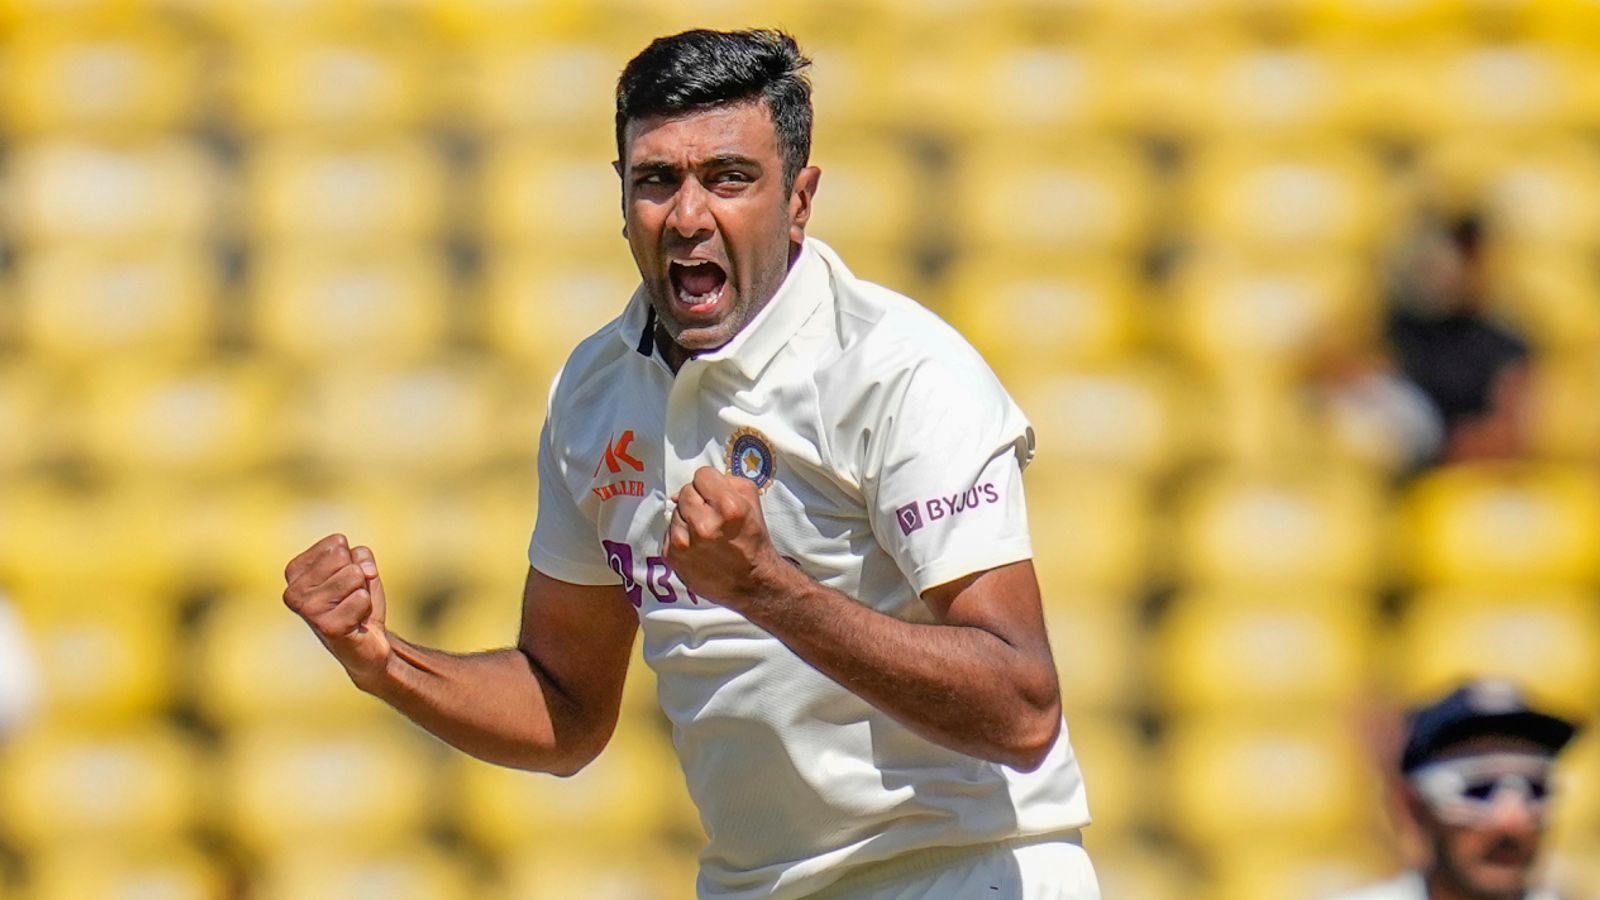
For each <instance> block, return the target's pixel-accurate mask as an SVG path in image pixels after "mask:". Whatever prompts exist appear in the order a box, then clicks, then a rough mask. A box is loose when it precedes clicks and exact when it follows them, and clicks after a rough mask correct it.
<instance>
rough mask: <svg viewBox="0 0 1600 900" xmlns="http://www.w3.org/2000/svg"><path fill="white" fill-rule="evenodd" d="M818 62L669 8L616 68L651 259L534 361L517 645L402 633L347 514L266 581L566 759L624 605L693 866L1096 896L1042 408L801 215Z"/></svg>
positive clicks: (803, 888)
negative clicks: (536, 423)
mask: <svg viewBox="0 0 1600 900" xmlns="http://www.w3.org/2000/svg"><path fill="white" fill-rule="evenodd" d="M808 64H809V63H808V61H807V60H806V59H805V58H804V57H803V56H801V55H800V52H799V50H798V48H797V47H796V46H795V43H794V41H793V39H791V38H790V37H788V36H787V35H784V34H782V33H778V32H771V31H751V32H738V33H720V32H710V31H691V32H686V33H684V34H680V35H676V36H674V37H669V38H663V39H660V40H657V41H655V42H654V43H652V44H651V45H650V46H649V47H648V48H646V49H645V51H644V52H643V53H641V54H640V55H639V56H638V57H636V58H635V59H634V60H632V61H631V62H630V63H629V64H628V66H627V67H626V69H625V70H624V71H623V73H622V76H621V79H620V80H619V82H618V85H617V110H616V123H617V149H618V154H619V160H618V162H617V163H616V170H617V173H618V175H619V176H620V178H621V187H622V208H623V212H624V220H625V234H626V236H627V239H628V244H629V246H630V248H631V250H632V252H633V257H634V260H635V262H636V263H637V265H638V269H639V274H640V278H641V282H642V283H641V285H640V287H639V288H638V290H637V291H636V292H635V293H634V296H633V297H632V299H631V300H629V302H628V304H627V306H626V308H625V309H624V310H623V312H622V314H621V315H620V316H619V317H618V318H617V319H616V320H615V321H613V322H612V323H611V324H609V325H607V326H606V327H605V328H603V329H601V330H600V332H598V333H597V334H595V335H593V336H591V337H590V338H588V339H587V340H585V341H584V342H582V343H581V344H580V345H579V346H578V348H577V349H576V350H575V351H574V352H573V354H572V356H571V357H570V358H569V359H568V361H567V363H566V365H565V366H564V368H563V369H562V372H561V374H560V375H559V376H558V377H557V380H556V384H555V385H554V387H553V388H552V390H551V394H550V404H549V412H548V416H547V418H546V422H545V426H544V431H543V433H542V435H541V438H540V448H539V481H540V497H539V511H538V519H537V523H536V525H535V527H534V533H533V539H532V543H531V546H530V548H529V561H530V563H531V565H530V568H529V571H528V580H527V587H526V589H525V592H524V597H523V610H524V612H523V625H522V631H521V635H520V637H519V640H518V643H517V646H516V647H515V648H514V649H506V650H501V651H496V652H489V653H480V654H474V655H469V656H456V655H451V654H446V653H442V652H439V651H435V650H430V649H426V648H422V647H418V646H415V645H413V644H410V643H408V642H406V641H404V640H402V639H401V638H399V637H398V636H396V635H394V634H391V633H389V632H388V631H387V630H386V629H385V627H384V608H385V598H384V592H383V583H382V580H381V578H380V576H379V573H378V567H377V563H376V561H375V559H374V557H373V554H372V552H371V551H370V550H369V549H367V548H365V547H353V548H352V547H350V546H348V545H347V543H346V541H345V539H344V538H343V536H341V535H331V536H329V537H327V538H325V539H323V540H322V541H319V542H318V543H317V544H316V545H314V546H313V547H311V548H310V549H309V550H307V551H306V552H305V553H302V554H301V555H300V556H298V557H296V558H295V559H294V561H292V562H291V563H290V564H289V566H288V569H287V571H286V573H285V574H286V578H287V580H288V582H289V587H288V589H287V590H286V591H285V593H284V600H285V602H286V603H287V604H288V605H289V607H290V608H291V609H293V610H294V611H295V612H297V613H299V614H300V615H301V616H303V617H304V618H305V619H306V620H307V621H308V622H310V624H311V625H312V627H313V628H314V630H315V631H316V633H317V634H318V636H319V637H320V638H321V639H322V641H323V643H324V644H326V646H327V647H328V649H329V650H330V651H331V652H332V653H333V655H334V656H336V657H337V658H338V659H339V661H340V662H341V663H343V664H344V666H345V668H346V670H347V671H348V672H349V674H350V677H351V679H352V680H353V681H354V682H355V684H356V685H358V686H359V687H360V688H362V689H363V690H366V691H368V692H370V693H372V694H375V695H376V696H378V697H380V698H382V699H384V700H385V701H387V702H389V703H390V704H392V705H393V706H395V707H396V708H397V709H399V710H400V711H401V712H403V713H405V714H406V715H407V716H409V717H411V718H412V719H414V720H415V721H416V722H418V723H419V724H421V725H422V726H423V727H425V728H427V729H428V730H430V731H432V732H433V733H435V734H437V735H439V736H440V737H441V738H443V739H444V740H446V741H448V742H450V743H451V744H453V745H454V746H456V747H458V748H460V749H462V750H464V751H466V752H468V753H471V754H473V755H474V756H478V757H481V758H483V759H486V760H489V761H491V762H496V763H500V764H503V765H508V766H515V767H519V768H525V769H532V770H539V771H545V772H553V773H556V774H571V773H573V772H576V771H578V770H579V769H581V768H582V767H583V766H584V765H586V764H587V763H588V762H589V761H590V760H592V759H593V758H594V757H595V755H596V754H598V753H599V752H600V751H601V749H602V748H603V747H605V745H606V742H607V741H608V740H609V739H610V736H611V733H612V731H613V729H614V727H615V725H616V721H617V713H618V705H619V701H620V695H621V691H622V684H623V677H624V675H625V672H626V669H627V665H628V659H629V656H630V651H631V648H632V644H633V639H634V633H635V630H636V629H641V628H642V630H643V633H644V657H645V660H646V662H647V663H648V664H649V665H650V667H651V668H652V669H654V670H655V672H656V674H657V678H658V685H659V696H660V701H661V705H662V707H663V709H664V710H665V712H666V714H667V716H668V718H669V719H670V720H671V721H672V724H673V739H674V743H675V745H676V748H677V751H678V754H679V756H680V758H681V761H682V764H683V768H684V773H685V776H686V778H687V780H688V784H689V789H690V794H691V796H692V797H693V799H694V801H695V804H696V805H697V807H698V808H699V810H700V815H701V820H702V822H703V824H704V826H705V830H706V833H707V835H708V836H709V842H708V844H707V846H706V847H705V849H704V851H703V852H702V854H701V871H700V878H699V884H698V888H699V893H700V896H702V897H716V898H755V897H773V898H786V897H802V896H815V895H819V894H820V895H827V896H836V897H850V898H880V897H881V898H889V897H908V898H909V897H918V898H923V897H932V898H943V897H948V898H958V897H959V898H968V897H985V898H1030V900H1032V898H1072V900H1081V898H1095V897H1098V896H1099V892H1098V889H1097V887H1096V886H1095V878H1094V873H1093V870H1092V868H1091V867H1090V865H1089V862H1088V859H1087V857H1086V856H1085V855H1084V853H1083V850H1082V849H1081V846H1080V839H1079V831H1078V829H1079V828H1081V827H1082V826H1083V825H1085V824H1087V823H1088V813H1087V806H1086V802H1085V798H1084V792H1083V786H1082V783H1081V779H1080V777H1079V772H1078V766H1077V763H1076V762H1075V760H1074V758H1073V755H1072V751H1071V749H1070V748H1069V746H1068V743H1067V741H1066V739H1065V737H1064V736H1063V728H1062V718H1061V708H1060V698H1059V692H1058V689H1057V684H1056V676H1055V668H1054V664H1053V661H1052V659H1051V655H1050V648H1049V645H1048V643H1047V642H1046V638H1045V631H1044V625H1043V618H1042V614H1041V610H1040V598H1039V587H1038V583H1037V581H1036V579H1035V576H1034V571H1033V566H1032V563H1031V556H1032V551H1031V548H1030V544H1029V538H1028V530H1027V520H1026V512H1025V508H1024V506H1023V496H1022V485H1021V469H1022V467H1023V466H1024V465H1025V464H1026V463H1027V461H1028V459H1029V458H1030V457H1031V456H1032V453H1033V437H1032V430H1031V428H1030V427H1029V425H1028V423H1027V421H1026V420H1025V419H1024V418H1023V416H1022V414H1021V412H1020V411H1019V410H1018V409H1017V408H1016V406H1015V405H1014V404H1013V403H1012V402H1011V399H1010V398H1009V397H1008V396H1007V395H1006V393H1005V392H1004V390H1003V389H1002V388H1001V386H1000V384H999V383H998V381H997V380H996V379H995V376H994V375H993V373H992V372H991V371H990V370H989V368H988V367H987V366H986V365H985V364H984V363H983V361H982V360H981V359H980V358H979V357H978V356H977V354H976V353H975V351H973V350H972V348H971V347H969V346H968V345H967V344H966V343H965V342H964V341H962V340H961V338H960V337H959V336H958V335H957V334H956V333H955V332H954V331H953V330H951V329H950V328H949V327H948V326H946V325H945V324H944V323H942V322H940V321H939V320H938V319H937V318H935V317H934V316H932V315H931V314H929V313H928V312H926V311H925V310H924V309H922V308H921V307H920V306H918V305H917V304H915V303H913V302H912V301H910V300H907V299H906V298H904V297H901V296H899V295H897V294H894V293H892V292H890V291H888V290H885V289H883V288H881V287H877V286H875V285H872V284H868V283H865V282H862V281H860V280H858V279H857V278H855V276H853V275H852V274H851V273H850V271H849V270H848V269H847V268H845V266H844V264H843V263H842V262H841V261H840V260H839V258H838V256H836V255H835V254H834V253H833V251H832V250H830V249H829V248H828V247H826V246H824V245H823V244H822V243H821V242H819V241H817V240H815V239H812V238H808V237H807V236H806V234H805V227H806V223H807V220H808V219H809V217H810V214H811V205H812V201H813V199H814V197H815V196H816V191H817V185H818V181H819V179H820V176H821V173H820V171H819V170H818V169H817V168H815V167H812V166H809V165H808V164H807V163H808V157H809V153H810V143H811V97H810V87H809V85H808V83H807V82H806V80H805V78H804V75H803V69H804V68H805V66H807V65H808ZM551 300H552V302H560V298H555V297H553V298H551Z"/></svg>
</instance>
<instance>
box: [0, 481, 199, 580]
mask: <svg viewBox="0 0 1600 900" xmlns="http://www.w3.org/2000/svg"><path fill="white" fill-rule="evenodd" d="M159 500H160V488H159V487H157V486H155V485H151V484H140V483H137V482H136V483H132V484H129V483H122V484H120V485H119V484H112V485H109V486H107V487H106V488H104V489H102V490H98V491H88V490H84V489H82V488H71V487H67V486H65V485H60V484H52V483H50V482H46V481H37V482H34V481H29V482H22V483H19V484H16V485H14V486H12V490H11V492H10V495H9V496H8V497H7V498H6V504H5V512H6V514H5V515H3V516H0V578H4V579H5V580H6V582H7V583H8V584H9V585H11V586H14V587H16V588H17V589H18V590H19V591H21V590H41V591H43V592H44V593H46V594H54V595H59V594H61V593H62V592H63V591H66V590H77V589H78V588H79V586H82V585H93V586H97V587H96V591H103V590H104V589H105V588H106V586H108V585H111V586H115V588H114V589H113V590H112V594H111V595H112V596H126V595H129V594H134V595H144V594H146V593H147V592H152V591H157V592H159V591H161V590H164V589H168V588H171V587H173V581H172V578H173V574H174V568H173V567H174V564H175V560H174V559H173V558H172V557H171V556H170V555H167V554H165V553H164V552H163V548H164V547H165V546H166V543H165V538H164V535H163V534H162V533H161V529H164V528H171V527H173V526H172V521H171V520H170V518H164V516H165V514H166V513H167V512H168V509H167V506H166V505H165V504H162V503H160V502H158V501H159Z"/></svg>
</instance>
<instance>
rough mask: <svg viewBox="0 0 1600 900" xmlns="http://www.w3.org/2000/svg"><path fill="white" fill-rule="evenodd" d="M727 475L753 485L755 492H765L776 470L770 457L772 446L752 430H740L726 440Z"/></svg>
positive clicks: (776, 464)
mask: <svg viewBox="0 0 1600 900" xmlns="http://www.w3.org/2000/svg"><path fill="white" fill-rule="evenodd" d="M725 456H726V459H727V461H728V474H729V475H737V476H738V477H740V478H745V479H748V480H750V481H752V482H754V483H755V486H756V490H759V491H761V492H763V493H765V492H766V490H767V488H768V486H770V485H771V484H772V473H773V472H775V471H776V470H777V468H778V463H777V460H776V459H774V458H773V455H772V445H771V444H769V443H767V439H766V437H765V436H763V435H762V434H761V432H759V431H756V430H755V429H754V428H741V429H739V430H738V431H735V432H734V433H733V436H732V437H730V438H728V449H727V452H726V454H725Z"/></svg>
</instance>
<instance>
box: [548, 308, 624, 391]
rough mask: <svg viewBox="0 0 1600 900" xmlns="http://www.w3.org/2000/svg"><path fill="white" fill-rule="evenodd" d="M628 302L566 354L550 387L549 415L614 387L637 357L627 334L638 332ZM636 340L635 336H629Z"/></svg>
mask: <svg viewBox="0 0 1600 900" xmlns="http://www.w3.org/2000/svg"><path fill="white" fill-rule="evenodd" d="M632 311H633V305H632V304H631V303H630V305H629V307H628V309H627V310H625V311H624V312H623V313H622V314H621V315H619V316H617V318H615V319H612V320H611V321H610V322H607V323H606V324H605V325H603V326H601V327H600V329H599V330H598V331H596V332H594V333H593V334H591V335H589V336H588V337H586V338H584V339H583V340H581V341H579V342H578V345H577V346H576V347H574V348H573V350H572V352H571V353H570V354H568V355H567V359H566V361H565V362H564V363H562V365H561V368H560V370H558V371H557V373H556V377H555V381H554V383H552V384H551V386H550V398H549V400H550V413H551V415H552V416H554V415H555V414H556V413H557V412H558V411H560V410H564V409H568V408H571V407H573V406H575V405H581V404H583V403H585V402H587V401H588V400H590V399H592V398H593V397H594V396H595V394H596V392H599V391H603V390H607V389H611V388H614V387H615V386H616V385H617V384H618V383H619V382H620V381H621V380H622V379H624V378H626V372H625V369H626V364H627V363H628V362H629V361H630V358H631V357H633V356H637V355H638V351H637V350H636V349H635V347H636V342H635V341H634V340H632V338H631V337H630V335H629V331H630V330H632V331H638V330H639V329H640V327H642V326H640V325H639V323H637V322H634V321H632V320H633V319H635V318H637V317H636V316H632V315H630V313H631V312H632ZM632 337H637V335H632Z"/></svg>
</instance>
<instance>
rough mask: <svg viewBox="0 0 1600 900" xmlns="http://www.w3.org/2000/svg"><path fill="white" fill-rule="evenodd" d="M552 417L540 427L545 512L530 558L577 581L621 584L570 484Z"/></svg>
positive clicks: (545, 569)
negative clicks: (573, 495)
mask: <svg viewBox="0 0 1600 900" xmlns="http://www.w3.org/2000/svg"><path fill="white" fill-rule="evenodd" d="M551 418H552V417H549V416H547V417H545V423H544V428H543V430H541V431H540V433H539V514H538V517H537V518H536V519H535V521H534V526H533V539H532V540H531V541H530V542H529V543H528V563H529V564H530V565H532V566H533V567H534V568H535V569H538V570H539V571H540V572H543V573H544V574H546V575H548V576H550V577H551V578H555V579H558V580H560V581H565V582H569V583H571V584H615V583H617V574H616V573H615V572H613V571H612V570H611V567H610V566H609V565H607V564H606V557H605V553H604V552H603V550H602V549H601V546H600V541H599V538H598V537H597V532H596V530H595V523H594V522H592V521H590V520H589V518H588V517H587V516H585V515H584V514H583V510H581V509H579V508H578V504H577V501H575V500H574V499H573V497H572V493H571V491H570V490H569V489H568V487H567V477H566V472H565V471H563V469H564V468H565V467H564V465H563V463H562V460H561V454H560V451H559V450H557V449H556V448H555V446H554V442H553V438H552V437H551V431H552V430H553V428H552V425H551Z"/></svg>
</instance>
